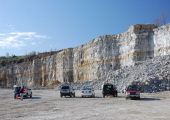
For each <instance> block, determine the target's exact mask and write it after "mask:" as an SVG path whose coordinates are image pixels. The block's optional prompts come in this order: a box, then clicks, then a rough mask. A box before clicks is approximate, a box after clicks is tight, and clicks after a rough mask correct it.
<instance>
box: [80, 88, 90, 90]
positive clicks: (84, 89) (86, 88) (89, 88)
mask: <svg viewBox="0 0 170 120" xmlns="http://www.w3.org/2000/svg"><path fill="white" fill-rule="evenodd" d="M82 90H91V88H83V89H82Z"/></svg>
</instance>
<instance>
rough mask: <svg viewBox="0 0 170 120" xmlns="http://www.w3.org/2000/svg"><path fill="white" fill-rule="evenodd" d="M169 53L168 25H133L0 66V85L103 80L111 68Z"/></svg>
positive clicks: (38, 85) (116, 68)
mask: <svg viewBox="0 0 170 120" xmlns="http://www.w3.org/2000/svg"><path fill="white" fill-rule="evenodd" d="M169 54H170V24H167V25H165V26H162V27H158V28H157V27H156V26H155V25H153V24H145V25H133V26H131V27H130V28H129V29H128V31H127V32H125V33H122V34H118V35H104V36H100V37H98V38H96V39H94V40H92V41H89V42H88V43H87V44H85V45H81V46H79V47H76V48H69V49H65V50H61V51H60V52H58V53H56V54H53V55H49V56H45V57H40V58H38V57H37V58H36V59H34V60H33V61H31V62H23V63H20V64H11V65H8V66H5V67H1V68H0V72H1V73H4V74H3V75H4V81H2V82H1V83H0V86H2V84H3V86H13V85H14V84H24V85H27V86H30V87H52V86H55V85H57V83H58V82H60V83H62V82H83V81H86V80H92V79H98V78H100V79H102V80H103V81H104V80H106V77H105V76H107V73H108V72H109V71H110V70H118V69H121V68H123V67H125V66H133V65H134V63H135V62H137V61H145V60H147V59H151V58H153V57H155V56H164V55H169Z"/></svg>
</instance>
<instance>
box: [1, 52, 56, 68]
mask: <svg viewBox="0 0 170 120" xmlns="http://www.w3.org/2000/svg"><path fill="white" fill-rule="evenodd" d="M56 52H59V51H53V50H52V49H51V50H50V52H44V53H40V52H36V51H32V52H30V53H29V54H26V55H23V56H16V55H14V54H12V55H11V56H10V55H9V53H8V52H7V53H6V56H0V66H6V65H9V64H16V63H22V62H24V61H30V60H32V59H33V58H34V57H36V56H37V55H39V54H45V53H56Z"/></svg>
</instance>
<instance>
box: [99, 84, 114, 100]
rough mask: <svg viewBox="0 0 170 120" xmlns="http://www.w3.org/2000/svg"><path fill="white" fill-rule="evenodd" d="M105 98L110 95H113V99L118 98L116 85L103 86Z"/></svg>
mask: <svg viewBox="0 0 170 120" xmlns="http://www.w3.org/2000/svg"><path fill="white" fill-rule="evenodd" d="M102 89H103V91H102V94H103V97H105V96H108V95H113V97H117V88H116V86H115V85H113V84H111V83H107V84H104V85H103V88H102Z"/></svg>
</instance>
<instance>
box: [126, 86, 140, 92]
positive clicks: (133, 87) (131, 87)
mask: <svg viewBox="0 0 170 120" xmlns="http://www.w3.org/2000/svg"><path fill="white" fill-rule="evenodd" d="M127 90H132V91H133V90H138V88H137V87H136V86H130V87H128V88H127Z"/></svg>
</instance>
